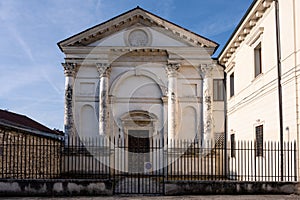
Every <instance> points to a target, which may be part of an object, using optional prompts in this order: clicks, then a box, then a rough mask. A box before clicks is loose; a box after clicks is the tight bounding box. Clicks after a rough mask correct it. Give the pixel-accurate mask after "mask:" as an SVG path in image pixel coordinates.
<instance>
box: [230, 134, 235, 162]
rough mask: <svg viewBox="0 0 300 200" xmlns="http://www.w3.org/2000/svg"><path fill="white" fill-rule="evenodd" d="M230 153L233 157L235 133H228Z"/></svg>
mask: <svg viewBox="0 0 300 200" xmlns="http://www.w3.org/2000/svg"><path fill="white" fill-rule="evenodd" d="M230 155H231V157H232V158H234V157H235V135H234V134H231V135H230Z"/></svg>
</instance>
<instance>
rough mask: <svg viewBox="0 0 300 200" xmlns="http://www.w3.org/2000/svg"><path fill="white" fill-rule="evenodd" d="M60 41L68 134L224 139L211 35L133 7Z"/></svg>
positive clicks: (218, 76)
mask: <svg viewBox="0 0 300 200" xmlns="http://www.w3.org/2000/svg"><path fill="white" fill-rule="evenodd" d="M58 45H59V47H60V49H61V50H62V51H63V53H64V54H65V63H63V64H62V65H63V67H64V72H65V81H66V85H65V89H66V95H65V134H66V139H68V137H71V136H76V135H79V136H80V137H97V136H99V135H100V136H114V137H119V138H125V139H128V140H132V141H131V142H132V143H135V142H136V140H135V139H134V138H162V139H164V141H169V142H171V141H172V140H173V141H174V140H176V139H200V140H201V141H202V144H203V145H205V144H207V143H211V142H213V143H214V141H215V140H216V139H218V138H223V136H224V131H225V130H224V127H225V118H224V85H223V79H224V74H223V70H224V69H223V67H221V66H220V65H219V64H218V63H217V61H216V60H213V59H212V58H211V56H212V54H213V53H214V51H215V50H216V48H217V47H218V44H216V43H215V42H213V41H211V40H209V39H207V38H205V37H202V36H200V35H198V34H195V33H193V32H191V31H189V30H186V29H184V28H182V27H180V26H178V25H176V24H173V23H171V22H169V21H167V20H165V19H162V18H160V17H158V16H156V15H154V14H152V13H150V12H148V11H146V10H144V9H142V8H139V7H137V8H135V9H133V10H130V11H128V12H126V13H124V14H121V15H119V16H117V17H115V18H113V19H111V20H109V21H106V22H104V23H102V24H99V25H96V26H94V27H92V28H90V29H87V30H85V31H83V32H81V33H78V34H76V35H74V36H72V37H70V38H67V39H65V40H63V41H61V42H59V43H58ZM128 142H129V143H130V141H128ZM211 144H212V143H211Z"/></svg>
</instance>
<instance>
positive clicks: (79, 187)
mask: <svg viewBox="0 0 300 200" xmlns="http://www.w3.org/2000/svg"><path fill="white" fill-rule="evenodd" d="M112 194H113V185H112V183H111V182H110V181H98V180H88V181H87V180H32V181H26V180H18V181H16V180H2V181H0V196H1V197H2V196H76V195H84V196H86V195H102V196H103V195H104V196H107V195H112Z"/></svg>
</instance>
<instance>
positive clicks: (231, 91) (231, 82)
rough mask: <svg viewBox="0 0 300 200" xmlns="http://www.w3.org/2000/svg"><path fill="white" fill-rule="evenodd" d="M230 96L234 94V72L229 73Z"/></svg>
mask: <svg viewBox="0 0 300 200" xmlns="http://www.w3.org/2000/svg"><path fill="white" fill-rule="evenodd" d="M229 81H230V97H232V96H233V95H234V73H232V74H231V75H230V80H229Z"/></svg>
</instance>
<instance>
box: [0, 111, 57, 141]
mask: <svg viewBox="0 0 300 200" xmlns="http://www.w3.org/2000/svg"><path fill="white" fill-rule="evenodd" d="M0 122H2V123H1V124H5V125H8V126H9V125H11V126H14V127H19V128H23V129H24V128H25V129H27V130H33V131H38V132H44V133H50V134H55V135H61V133H60V132H57V131H55V130H51V129H50V128H48V127H46V126H44V125H42V124H40V123H38V122H36V121H34V120H33V119H30V118H29V117H27V116H25V115H20V114H17V113H13V112H9V111H6V110H1V109H0Z"/></svg>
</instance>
